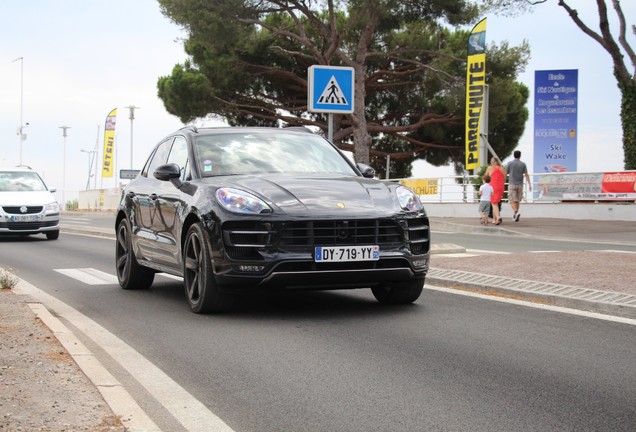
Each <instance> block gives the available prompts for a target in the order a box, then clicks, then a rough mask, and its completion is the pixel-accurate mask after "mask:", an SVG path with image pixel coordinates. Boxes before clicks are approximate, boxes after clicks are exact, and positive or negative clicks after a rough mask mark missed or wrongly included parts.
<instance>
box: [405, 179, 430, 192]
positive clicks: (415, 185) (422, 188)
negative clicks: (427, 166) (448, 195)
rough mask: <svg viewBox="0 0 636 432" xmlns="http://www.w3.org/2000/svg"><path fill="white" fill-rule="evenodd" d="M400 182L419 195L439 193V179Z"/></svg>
mask: <svg viewBox="0 0 636 432" xmlns="http://www.w3.org/2000/svg"><path fill="white" fill-rule="evenodd" d="M400 184H401V185H403V186H406V187H407V188H409V189H411V190H412V191H413V192H415V193H416V194H417V195H437V193H438V188H437V179H436V178H433V179H417V180H400Z"/></svg>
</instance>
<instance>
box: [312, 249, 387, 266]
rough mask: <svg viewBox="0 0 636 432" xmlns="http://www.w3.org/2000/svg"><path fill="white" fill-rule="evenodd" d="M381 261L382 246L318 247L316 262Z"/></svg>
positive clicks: (315, 256) (315, 252)
mask: <svg viewBox="0 0 636 432" xmlns="http://www.w3.org/2000/svg"><path fill="white" fill-rule="evenodd" d="M379 259H380V246H316V248H315V251H314V261H316V262H345V261H377V260H379Z"/></svg>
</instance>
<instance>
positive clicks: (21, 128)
mask: <svg viewBox="0 0 636 432" xmlns="http://www.w3.org/2000/svg"><path fill="white" fill-rule="evenodd" d="M18 60H20V126H18V131H17V135H18V140H19V142H20V165H22V145H23V144H24V140H25V139H26V134H25V133H24V128H25V127H26V126H28V125H29V124H28V123H27V124H26V126H25V125H24V122H23V117H22V114H23V111H24V57H18V58H17V59H15V60H13V61H12V62H11V63H15V62H17V61H18Z"/></svg>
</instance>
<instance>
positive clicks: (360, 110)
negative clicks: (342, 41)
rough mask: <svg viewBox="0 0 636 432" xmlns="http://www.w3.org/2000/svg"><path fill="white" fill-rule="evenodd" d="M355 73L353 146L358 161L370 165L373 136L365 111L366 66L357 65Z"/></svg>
mask: <svg viewBox="0 0 636 432" xmlns="http://www.w3.org/2000/svg"><path fill="white" fill-rule="evenodd" d="M354 75H355V77H354V79H355V83H354V89H355V90H354V91H355V95H354V97H353V99H354V106H353V114H352V115H351V117H352V122H351V123H352V126H353V148H354V151H355V155H354V158H355V161H356V162H361V163H364V164H367V165H369V162H370V158H369V149H370V148H371V136H370V135H369V132H368V131H367V118H366V116H365V112H364V107H365V103H364V98H365V95H366V93H365V84H366V80H365V75H364V67H360V66H358V67H355V71H354Z"/></svg>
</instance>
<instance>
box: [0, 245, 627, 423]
mask: <svg viewBox="0 0 636 432" xmlns="http://www.w3.org/2000/svg"><path fill="white" fill-rule="evenodd" d="M113 254H114V241H113V240H109V239H101V238H95V237H85V236H79V235H70V234H63V235H61V236H60V239H59V240H57V241H46V240H44V237H42V236H33V237H30V238H27V239H24V240H19V241H18V240H16V239H5V238H1V239H0V266H1V267H5V268H6V267H11V268H14V269H15V271H16V273H17V274H18V276H20V277H21V278H23V279H25V280H26V281H28V282H30V283H31V284H33V285H35V286H36V287H38V288H40V289H41V290H43V291H45V292H47V293H48V294H50V295H53V296H55V297H57V298H58V299H60V300H61V301H63V302H65V303H67V304H68V305H70V306H72V307H73V308H75V309H77V310H78V311H79V312H81V313H82V314H84V315H85V316H87V317H88V318H90V319H91V320H93V321H94V322H96V323H98V324H99V325H101V326H102V327H103V328H105V329H107V330H108V331H109V332H111V333H112V334H113V335H115V336H116V337H117V338H119V339H120V340H121V341H124V342H125V343H126V344H127V345H128V346H129V347H131V348H132V349H134V350H136V352H138V353H139V354H141V355H142V356H144V357H145V359H146V360H148V361H150V362H152V364H153V365H154V366H156V367H158V368H159V369H160V370H161V371H163V372H165V374H167V375H168V376H169V377H170V378H171V379H172V380H174V382H175V383H176V384H177V385H179V386H180V388H182V389H184V390H185V391H186V392H187V393H188V394H189V395H191V396H192V397H193V398H194V399H196V400H197V401H199V402H200V403H202V404H203V408H202V409H203V410H206V409H207V410H209V411H211V412H213V413H214V414H216V415H217V416H219V417H220V418H221V419H223V420H224V421H225V422H226V423H227V424H228V425H229V426H230V427H231V428H232V429H233V430H235V431H294V432H297V431H298V432H300V431H312V432H320V431H330V432H332V431H431V430H439V431H528V430H537V431H539V430H541V431H546V430H576V431H599V430H612V431H623V430H624V431H633V425H634V424H636V410H634V407H635V406H636V368H634V367H633V364H634V360H633V359H634V358H636V331H635V328H634V326H631V325H627V324H619V323H613V322H607V321H600V320H596V319H592V318H587V317H581V316H572V315H567V314H560V313H556V312H552V311H547V310H541V309H535V308H531V307H526V306H519V305H512V304H504V303H500V302H496V301H490V300H486V299H478V298H472V297H465V296H460V295H454V294H448V293H443V292H437V291H425V292H424V294H423V295H422V297H421V298H420V300H418V302H416V303H415V304H414V305H409V306H407V307H388V308H387V307H381V306H380V305H378V304H377V303H376V301H375V300H374V299H373V297H372V295H371V294H370V293H369V292H367V291H366V290H358V291H343V292H323V293H290V294H265V293H262V294H260V295H254V296H252V297H248V298H245V299H243V300H242V301H241V302H240V303H239V305H238V307H237V308H236V310H235V311H234V312H232V313H230V314H226V315H218V316H215V315H207V316H199V315H195V314H192V313H191V312H189V310H188V308H187V305H186V302H185V299H184V294H183V292H182V291H183V289H182V287H181V283H180V282H179V281H177V280H174V279H171V278H166V277H158V278H157V282H156V283H155V285H154V286H153V287H152V288H151V289H150V290H148V291H141V292H134V291H132V292H130V291H124V290H121V289H120V288H119V287H118V285H116V284H115V283H108V282H104V283H103V284H98V285H90V284H88V283H86V282H82V281H80V280H78V279H77V278H75V277H71V276H69V274H70V275H75V274H76V272H77V269H86V268H92V269H96V270H98V271H100V272H104V273H106V274H109V275H111V277H112V275H114V270H113V267H114V256H113ZM60 270H65V271H66V274H64V273H62V272H60ZM74 271H75V273H74ZM80 273H81V272H80ZM68 324H69V326H70V327H71V328H74V325H73V324H72V323H68ZM75 328H76V327H75ZM76 330H77V328H76ZM82 338H83V340H86V341H88V340H89V339H91V338H93V340H97V341H99V340H100V339H99V337H96V336H95V335H91V334H90V332H88V333H87V334H84V335H82ZM90 347H91V349H93V350H94V351H95V353H96V354H97V355H98V357H99V358H100V360H101V361H102V362H103V363H104V364H106V365H107V366H108V367H109V369H112V372H113V373H114V374H115V375H116V376H117V377H118V379H119V380H120V381H121V382H127V383H128V385H129V386H130V391H131V393H132V394H133V396H135V397H136V399H137V400H138V402H139V403H140V405H141V406H142V407H143V408H145V409H146V410H147V411H148V412H149V414H150V415H151V417H152V418H153V419H154V420H155V421H156V422H157V423H158V424H159V425H160V426H161V427H162V429H163V430H170V431H179V430H195V429H193V428H189V427H188V428H186V427H185V426H183V424H187V419H184V414H183V413H182V412H180V411H179V407H175V406H167V405H169V404H166V403H165V400H170V397H171V391H172V390H171V389H172V387H170V388H168V387H166V388H165V389H163V391H162V389H161V388H160V387H161V385H164V382H163V381H162V382H160V383H158V380H157V379H156V378H155V376H154V375H153V374H152V371H151V370H150V368H147V369H144V370H143V372H140V373H137V374H131V372H130V371H134V370H135V366H134V365H132V366H130V367H128V366H127V365H126V364H125V361H126V360H125V359H124V360H121V359H119V360H115V358H116V357H117V356H116V353H115V352H114V351H115V350H114V349H113V348H112V347H108V346H101V347H100V346H98V343H95V342H91V343H90ZM168 384H169V383H168ZM168 384H166V385H168ZM157 387H159V388H157ZM162 392H163V393H164V394H166V395H167V396H168V397H167V398H166V399H162V398H161V393H162ZM172 394H174V399H175V400H177V399H176V398H177V394H176V393H174V392H173V393H172ZM173 405H177V404H176V403H175V404H173ZM186 416H187V414H186Z"/></svg>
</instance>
